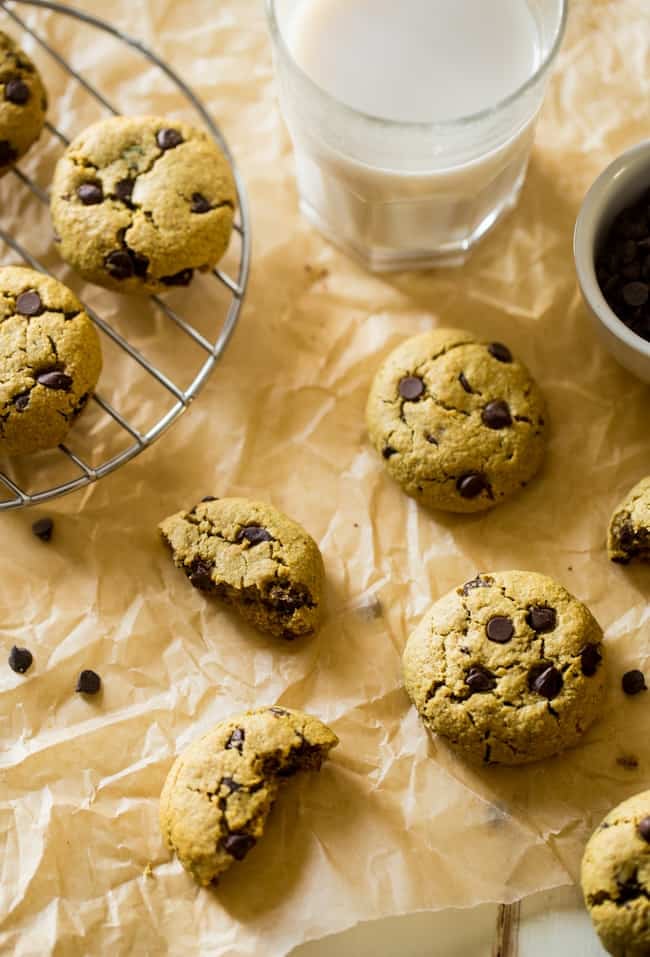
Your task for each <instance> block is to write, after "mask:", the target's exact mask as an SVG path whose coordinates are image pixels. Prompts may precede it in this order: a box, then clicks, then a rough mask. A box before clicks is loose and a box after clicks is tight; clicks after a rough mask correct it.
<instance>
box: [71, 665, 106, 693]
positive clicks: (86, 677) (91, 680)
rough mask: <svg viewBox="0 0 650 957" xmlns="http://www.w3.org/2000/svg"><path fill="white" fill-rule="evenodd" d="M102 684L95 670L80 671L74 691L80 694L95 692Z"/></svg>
mask: <svg viewBox="0 0 650 957" xmlns="http://www.w3.org/2000/svg"><path fill="white" fill-rule="evenodd" d="M101 686H102V679H101V678H100V677H99V675H98V674H97V672H96V671H90V670H87V671H82V672H81V673H80V675H79V677H78V678H77V686H76V688H75V689H74V690H75V691H78V692H80V693H81V694H97V693H98V691H99V689H100V688H101Z"/></svg>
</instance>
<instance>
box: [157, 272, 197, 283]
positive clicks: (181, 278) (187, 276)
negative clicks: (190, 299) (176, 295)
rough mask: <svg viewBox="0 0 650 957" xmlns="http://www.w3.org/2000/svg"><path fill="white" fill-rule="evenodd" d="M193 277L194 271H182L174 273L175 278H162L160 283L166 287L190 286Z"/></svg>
mask: <svg viewBox="0 0 650 957" xmlns="http://www.w3.org/2000/svg"><path fill="white" fill-rule="evenodd" d="M193 275H194V270H193V269H181V271H180V272H177V273H174V275H173V276H161V277H160V281H161V282H162V283H163V284H164V285H165V286H189V284H190V283H191V282H192V276H193Z"/></svg>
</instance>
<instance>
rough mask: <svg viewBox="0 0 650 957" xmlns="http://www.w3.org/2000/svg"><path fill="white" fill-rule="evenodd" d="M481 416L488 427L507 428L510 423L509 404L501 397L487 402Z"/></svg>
mask: <svg viewBox="0 0 650 957" xmlns="http://www.w3.org/2000/svg"><path fill="white" fill-rule="evenodd" d="M481 418H482V420H483V424H484V425H487V427H488V429H507V428H508V426H510V425H512V415H511V414H510V406H509V405H508V403H507V402H504V401H503V399H496V400H495V401H494V402H488V404H487V405H486V406H485V408H484V409H483V412H482V413H481Z"/></svg>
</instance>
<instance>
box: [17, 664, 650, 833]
mask: <svg viewBox="0 0 650 957" xmlns="http://www.w3.org/2000/svg"><path fill="white" fill-rule="evenodd" d="M27 654H29V652H27ZM30 657H31V656H30ZM639 834H640V835H641V837H642V838H643V840H644V841H647V842H648V844H650V817H644V818H643V820H642V821H639Z"/></svg>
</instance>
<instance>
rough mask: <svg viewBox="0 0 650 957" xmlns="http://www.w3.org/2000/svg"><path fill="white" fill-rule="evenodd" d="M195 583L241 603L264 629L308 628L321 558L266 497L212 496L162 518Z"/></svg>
mask: <svg viewBox="0 0 650 957" xmlns="http://www.w3.org/2000/svg"><path fill="white" fill-rule="evenodd" d="M160 531H161V533H162V537H163V539H164V540H165V541H166V542H167V544H168V545H169V547H170V548H171V550H172V554H173V557H174V562H175V564H176V565H177V566H178V567H180V568H182V569H183V571H184V572H185V574H186V575H187V577H188V578H189V580H190V582H191V584H192V585H194V587H195V588H198V589H199V590H201V591H204V592H208V593H212V594H214V595H215V596H216V597H218V598H222V599H224V600H226V601H228V602H230V603H232V604H233V605H235V606H236V608H237V609H238V611H239V612H240V613H241V614H242V615H243V616H244V617H245V618H247V619H248V620H249V621H251V622H253V624H255V625H256V626H257V627H258V628H259V629H260V630H261V631H266V632H269V633H270V634H274V635H277V636H279V637H282V638H294V637H297V636H298V635H304V634H309V633H310V632H312V631H314V630H315V629H316V627H317V626H318V623H319V621H320V616H321V606H322V587H323V576H324V569H323V559H322V557H321V554H320V551H319V549H318V546H317V545H316V542H315V541H314V540H313V539H312V538H311V536H310V535H308V534H307V532H306V531H305V530H304V528H302V526H300V525H299V524H298V523H297V522H294V521H293V520H292V519H290V518H289V517H288V516H287V515H284V514H283V513H282V512H280V511H278V509H276V508H273V507H272V506H271V505H267V504H265V503H264V502H252V501H250V500H249V499H245V498H223V499H214V498H212V497H210V496H208V498H207V500H204V501H202V502H200V503H199V504H198V505H196V506H195V507H194V508H193V509H191V510H190V511H188V512H179V513H178V514H176V515H172V516H170V518H167V519H165V521H164V522H162V523H161V525H160Z"/></svg>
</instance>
